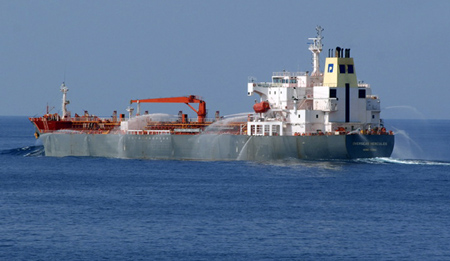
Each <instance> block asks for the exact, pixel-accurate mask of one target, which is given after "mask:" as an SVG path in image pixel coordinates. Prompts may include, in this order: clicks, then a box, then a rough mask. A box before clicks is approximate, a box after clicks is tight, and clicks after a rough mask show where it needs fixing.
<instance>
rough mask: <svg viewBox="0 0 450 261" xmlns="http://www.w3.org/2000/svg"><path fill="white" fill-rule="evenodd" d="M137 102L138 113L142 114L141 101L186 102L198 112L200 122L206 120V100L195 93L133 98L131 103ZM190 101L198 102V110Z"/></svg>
mask: <svg viewBox="0 0 450 261" xmlns="http://www.w3.org/2000/svg"><path fill="white" fill-rule="evenodd" d="M133 103H136V104H137V114H138V115H139V114H140V110H141V109H140V104H141V103H184V104H186V105H187V106H189V107H190V108H191V109H192V110H194V111H195V112H196V113H197V119H198V122H200V123H203V122H205V117H206V102H205V101H204V100H201V99H199V98H198V97H197V96H195V95H189V96H183V97H169V98H155V99H142V100H131V101H130V104H133ZM189 103H198V104H199V105H198V110H196V109H195V108H194V107H192V105H190V104H189Z"/></svg>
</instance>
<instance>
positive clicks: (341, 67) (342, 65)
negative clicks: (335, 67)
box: [339, 64, 345, 73]
mask: <svg viewBox="0 0 450 261" xmlns="http://www.w3.org/2000/svg"><path fill="white" fill-rule="evenodd" d="M339 72H340V73H345V64H339Z"/></svg>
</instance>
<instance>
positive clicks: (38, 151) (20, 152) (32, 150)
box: [0, 145, 45, 157]
mask: <svg viewBox="0 0 450 261" xmlns="http://www.w3.org/2000/svg"><path fill="white" fill-rule="evenodd" d="M0 154H1V155H13V156H23V157H41V156H44V155H45V154H44V146H42V145H38V146H27V147H23V148H15V149H7V150H2V151H0Z"/></svg>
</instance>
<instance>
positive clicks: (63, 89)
mask: <svg viewBox="0 0 450 261" xmlns="http://www.w3.org/2000/svg"><path fill="white" fill-rule="evenodd" d="M60 89H61V92H62V93H63V98H62V118H63V119H65V118H66V116H69V114H70V112H68V111H67V108H66V105H67V104H69V103H70V101H68V100H67V99H66V94H67V92H68V91H69V88H67V87H66V84H65V83H64V82H63V83H62V84H61V87H60Z"/></svg>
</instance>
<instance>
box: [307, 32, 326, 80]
mask: <svg viewBox="0 0 450 261" xmlns="http://www.w3.org/2000/svg"><path fill="white" fill-rule="evenodd" d="M316 31H317V37H315V38H308V40H312V41H313V43H312V44H310V45H309V50H310V51H311V52H312V54H313V71H312V73H311V75H312V76H315V75H319V74H320V63H319V54H320V52H322V39H323V37H322V31H323V28H322V27H321V26H320V25H319V26H317V27H316Z"/></svg>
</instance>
